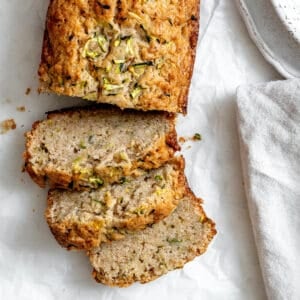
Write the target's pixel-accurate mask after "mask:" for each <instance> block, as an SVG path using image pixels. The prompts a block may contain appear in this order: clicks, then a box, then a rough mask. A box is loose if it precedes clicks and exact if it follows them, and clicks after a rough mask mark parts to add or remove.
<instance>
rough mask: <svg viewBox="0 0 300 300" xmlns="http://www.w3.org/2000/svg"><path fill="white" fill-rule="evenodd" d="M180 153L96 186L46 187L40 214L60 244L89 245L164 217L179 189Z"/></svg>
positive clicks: (181, 188)
mask: <svg viewBox="0 0 300 300" xmlns="http://www.w3.org/2000/svg"><path fill="white" fill-rule="evenodd" d="M185 185H186V182H185V178H184V162H183V158H181V157H180V158H177V159H174V160H173V161H172V162H169V163H167V164H165V165H164V166H162V167H160V168H158V169H153V170H151V171H144V172H143V174H142V175H140V176H139V177H134V178H132V177H126V178H125V179H124V181H123V183H118V184H111V185H104V186H103V187H101V188H99V189H96V190H87V191H68V190H58V189H56V190H50V191H49V196H48V207H47V210H46V213H45V215H46V219H47V222H48V224H49V227H50V229H51V231H52V233H53V234H54V236H55V238H56V239H57V241H58V242H59V244H60V245H62V246H63V247H66V248H68V249H72V248H76V249H89V248H91V247H96V246H98V245H99V244H100V243H101V242H103V241H107V240H115V239H121V238H122V237H124V233H125V232H126V230H138V229H143V228H144V227H145V226H146V225H148V224H153V223H155V222H158V221H159V220H161V219H163V218H165V217H167V216H168V215H169V214H170V213H171V212H172V211H173V210H174V209H175V208H176V206H177V204H178V202H179V200H180V199H181V198H182V196H183V194H184V191H185Z"/></svg>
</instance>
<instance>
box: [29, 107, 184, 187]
mask: <svg viewBox="0 0 300 300" xmlns="http://www.w3.org/2000/svg"><path fill="white" fill-rule="evenodd" d="M26 138H27V141H26V151H25V153H24V159H25V169H26V170H27V172H28V173H29V174H30V175H31V177H32V179H33V180H34V181H35V182H36V183H37V184H39V185H40V186H41V187H44V186H45V184H46V181H49V182H50V185H51V186H52V187H60V188H73V189H77V190H78V189H82V188H84V187H90V188H97V187H98V186H101V185H102V184H104V183H113V182H118V181H122V180H123V177H124V176H129V175H138V173H139V172H140V169H146V170H148V169H152V168H158V167H160V166H161V165H162V164H163V163H165V162H167V161H169V160H170V159H171V158H172V157H173V155H174V152H175V151H176V150H179V145H178V143H177V137H176V131H175V116H174V115H173V114H170V113H163V112H138V111H129V110H126V111H121V110H119V109H117V108H108V107H101V108H99V107H93V108H89V107H87V108H73V109H66V110H62V111H56V112H51V113H48V116H47V119H46V120H44V121H40V122H36V123H34V125H33V128H32V130H31V131H30V132H28V133H27V134H26Z"/></svg>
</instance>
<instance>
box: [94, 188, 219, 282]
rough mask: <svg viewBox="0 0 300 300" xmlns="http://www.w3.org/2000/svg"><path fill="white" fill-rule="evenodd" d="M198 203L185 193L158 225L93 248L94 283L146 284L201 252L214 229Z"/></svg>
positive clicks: (204, 249)
mask: <svg viewBox="0 0 300 300" xmlns="http://www.w3.org/2000/svg"><path fill="white" fill-rule="evenodd" d="M200 203H201V200H199V199H196V198H195V197H194V196H193V195H192V194H191V193H187V194H186V196H185V197H184V198H183V199H182V200H181V201H180V203H179V205H178V207H177V209H176V210H175V211H174V212H173V213H172V214H171V215H170V216H169V217H167V218H165V219H164V220H162V221H160V222H159V223H157V224H154V225H153V226H151V227H148V228H146V229H145V230H142V231H138V232H134V233H131V234H127V235H126V237H125V238H124V239H123V240H119V241H114V242H110V243H104V244H101V246H100V247H97V248H94V249H92V250H91V251H90V252H89V257H90V261H91V264H92V266H93V268H94V271H93V276H94V278H95V279H96V281H98V282H100V283H103V284H106V285H109V286H120V287H124V286H128V285H130V284H132V283H134V282H136V281H140V282H141V283H146V282H149V281H151V280H154V279H156V278H157V277H159V276H161V275H163V274H165V273H167V272H168V271H171V270H174V269H177V268H182V267H183V266H184V264H185V263H187V262H188V261H190V260H192V259H194V258H195V257H196V256H197V255H200V254H202V253H204V252H205V251H206V248H207V247H208V244H209V243H210V241H211V240H212V238H213V237H214V235H215V234H216V230H215V224H214V222H213V221H211V220H210V219H208V218H207V217H206V215H205V213H204V211H203V209H202V207H201V205H200Z"/></svg>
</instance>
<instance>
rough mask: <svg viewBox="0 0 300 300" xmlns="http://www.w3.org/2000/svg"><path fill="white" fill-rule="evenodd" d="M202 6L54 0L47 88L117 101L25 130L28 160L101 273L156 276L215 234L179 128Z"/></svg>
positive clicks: (57, 115) (112, 278)
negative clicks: (187, 170) (190, 177)
mask: <svg viewBox="0 0 300 300" xmlns="http://www.w3.org/2000/svg"><path fill="white" fill-rule="evenodd" d="M183 5H185V9H184V10H182V7H183ZM198 16H199V9H198V2H197V1H195V0H193V1H185V0H177V1H170V2H168V1H167V4H166V5H162V3H160V4H159V3H158V2H155V5H154V6H153V3H152V2H151V1H146V2H144V1H143V2H135V1H133V2H129V1H118V2H116V1H112V0H107V1H104V2H103V3H100V2H99V1H96V0H95V1H79V0H73V1H63V0H52V1H51V2H50V6H49V9H48V15H47V22H46V30H45V36H44V46H43V54H42V62H41V65H40V69H39V74H40V81H41V88H40V89H41V91H44V92H54V93H58V94H64V95H71V96H79V97H84V98H85V99H87V100H92V101H94V102H97V103H109V104H114V105H116V106H119V108H118V107H116V106H112V105H108V104H102V105H99V104H97V105H94V106H87V107H77V108H68V109H64V110H60V111H54V112H50V113H47V118H46V119H45V120H42V121H37V122H35V123H34V124H33V127H32V130H31V131H30V132H28V133H27V134H26V151H25V153H24V159H25V169H26V171H27V172H28V173H29V175H30V176H31V177H32V179H33V180H34V181H35V182H36V183H37V184H38V185H39V186H41V187H45V186H50V190H49V193H48V199H47V200H48V202H47V203H48V204H47V209H46V213H45V217H46V220H47V222H48V225H49V227H50V230H51V232H52V233H53V235H54V237H55V238H56V240H57V242H58V243H59V244H60V245H61V246H62V247H65V248H66V249H68V250H73V249H78V250H85V251H86V253H87V255H88V256H89V258H90V262H91V264H92V266H93V268H94V271H93V276H94V278H95V279H96V280H97V281H98V282H101V283H104V284H107V285H111V286H128V285H130V284H132V283H133V282H136V281H139V282H142V283H145V282H148V281H151V280H153V279H155V278H156V277H158V276H161V275H163V274H165V273H167V272H168V271H170V270H173V269H176V268H181V267H183V265H184V264H185V263H186V262H188V261H190V260H192V259H194V258H195V257H196V256H197V255H200V254H202V253H203V252H205V251H206V249H207V247H208V244H209V242H210V241H211V240H212V238H213V236H214V235H215V233H216V230H215V225H214V222H213V221H211V220H210V219H209V218H207V217H206V214H205V213H204V211H203V209H202V206H201V200H200V199H197V198H196V197H195V196H194V195H193V193H192V191H191V190H190V189H189V187H188V185H187V180H186V178H185V175H184V158H183V157H182V156H180V155H179V154H178V153H177V151H178V150H180V147H179V145H178V143H177V135H176V131H175V121H176V112H185V109H186V102H187V100H186V99H187V94H188V88H189V84H190V79H191V74H192V69H193V61H194V55H195V44H196V41H197V32H198V24H199V17H198ZM180 70H181V71H180ZM120 108H121V109H123V110H121V109H120ZM159 110H160V111H159Z"/></svg>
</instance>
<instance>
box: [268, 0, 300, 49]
mask: <svg viewBox="0 0 300 300" xmlns="http://www.w3.org/2000/svg"><path fill="white" fill-rule="evenodd" d="M271 2H272V4H273V6H274V9H275V11H276V13H277V15H278V17H279V18H280V20H281V22H282V23H283V25H284V26H285V27H286V29H287V31H288V33H289V34H290V36H291V37H293V38H294V39H295V40H296V41H297V42H298V43H300V0H271Z"/></svg>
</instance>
